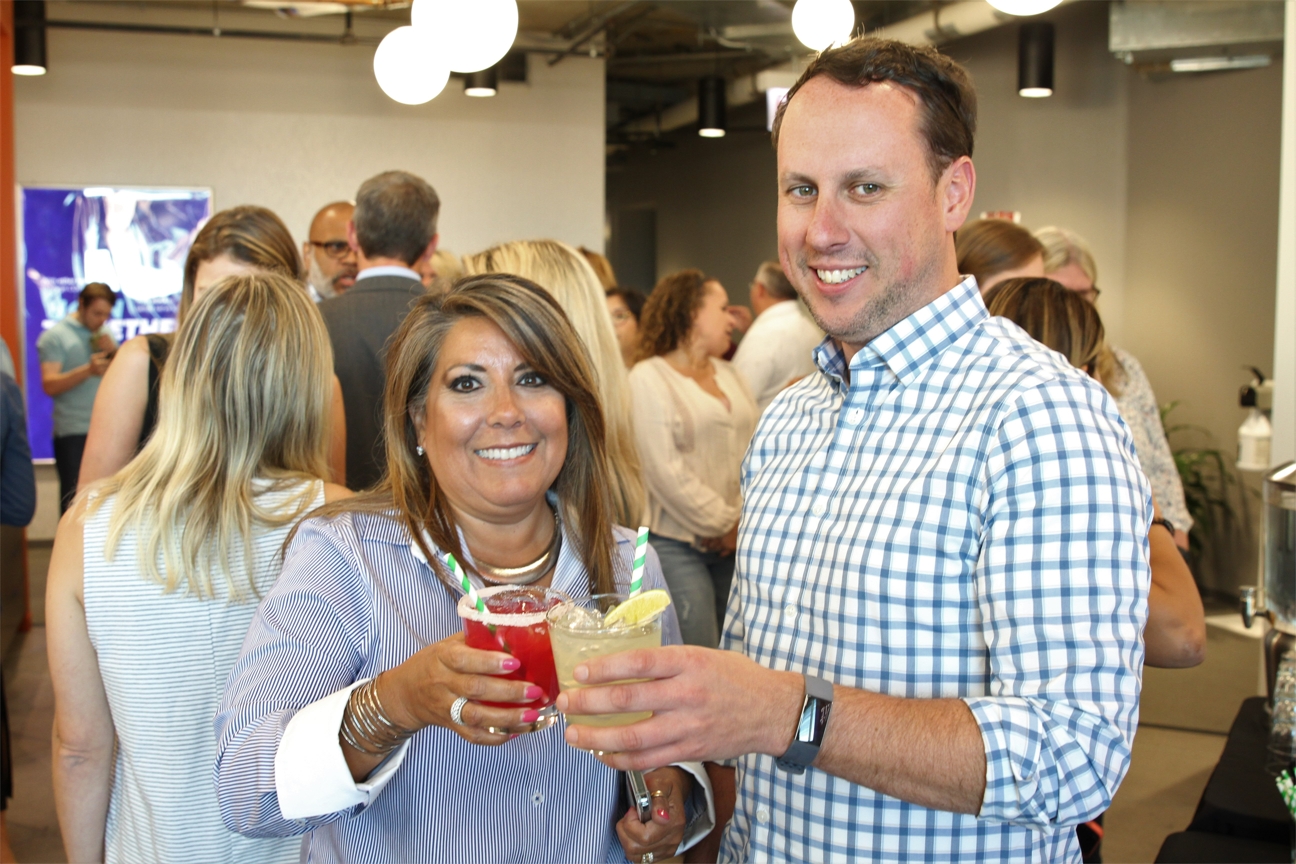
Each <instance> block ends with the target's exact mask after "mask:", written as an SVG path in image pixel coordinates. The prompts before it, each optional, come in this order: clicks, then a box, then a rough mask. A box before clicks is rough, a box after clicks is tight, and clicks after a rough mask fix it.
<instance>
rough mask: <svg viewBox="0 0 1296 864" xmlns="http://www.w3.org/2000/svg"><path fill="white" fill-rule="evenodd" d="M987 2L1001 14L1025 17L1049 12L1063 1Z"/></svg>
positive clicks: (994, 0)
mask: <svg viewBox="0 0 1296 864" xmlns="http://www.w3.org/2000/svg"><path fill="white" fill-rule="evenodd" d="M986 2H987V3H989V4H990V5H991V6H993V7H994V8H996V9H998V10H999V11H1000V12H1006V13H1008V14H1009V15H1017V16H1020V17H1024V16H1026V15H1038V14H1040V13H1041V12H1047V11H1049V10H1050V9H1052V8H1053V7H1054V6H1057V5H1058V4H1059V3H1061V2H1062V0H986Z"/></svg>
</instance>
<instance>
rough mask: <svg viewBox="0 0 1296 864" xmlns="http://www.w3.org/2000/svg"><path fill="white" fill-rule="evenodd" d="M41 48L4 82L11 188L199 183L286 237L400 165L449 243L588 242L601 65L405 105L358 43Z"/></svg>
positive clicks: (593, 237) (596, 228) (67, 43)
mask: <svg viewBox="0 0 1296 864" xmlns="http://www.w3.org/2000/svg"><path fill="white" fill-rule="evenodd" d="M49 56H50V71H49V74H47V75H45V76H43V77H40V78H16V79H15V81H14V125H15V135H14V138H15V149H16V166H15V168H16V176H17V180H18V182H19V184H32V185H35V184H60V183H71V184H87V185H110V184H120V185H150V184H157V185H168V186H209V187H211V188H213V189H214V191H215V202H216V207H217V208H224V207H230V206H233V205H236V204H246V203H252V204H261V205H264V206H266V207H269V208H270V209H272V210H274V211H275V212H276V213H278V214H279V215H280V216H281V217H283V219H284V221H285V222H286V223H287V225H288V227H289V228H290V229H291V230H292V232H293V234H294V235H295V236H296V237H297V238H298V239H299V240H301V239H302V238H303V237H304V235H305V233H306V231H307V229H308V227H309V222H310V218H311V216H312V215H313V214H314V212H315V211H316V209H318V208H319V207H320V205H322V204H324V203H326V202H328V201H331V200H335V199H338V198H351V197H353V196H354V194H355V190H356V188H357V187H358V186H359V184H360V183H361V181H363V180H364V179H365V178H366V177H369V176H372V175H373V174H376V173H378V172H379V171H383V170H387V169H391V168H401V169H405V170H409V171H413V172H414V173H416V174H419V175H421V176H423V177H424V178H426V179H427V180H428V181H429V182H430V183H431V184H432V185H433V186H434V187H436V190H437V192H438V193H439V194H440V196H441V199H442V216H441V241H442V245H443V246H445V247H447V248H449V249H452V250H453V251H455V252H459V253H465V252H473V251H478V250H480V249H482V248H484V247H486V246H488V245H490V244H493V243H497V242H500V241H504V240H510V239H519V238H527V237H555V238H558V239H561V240H565V241H567V242H569V243H576V244H580V243H584V244H586V245H590V246H594V247H595V248H600V247H601V246H602V243H603V122H604V95H603V80H604V75H603V62H602V60H590V59H588V58H570V59H568V60H565V61H564V62H562V63H560V64H558V65H557V66H555V67H552V68H550V67H549V66H548V65H547V64H546V63H545V62H544V61H543V60H540V59H538V58H533V62H532V63H531V66H530V81H529V83H528V84H526V85H521V84H515V85H509V84H505V85H504V87H503V89H502V90H501V92H500V94H499V95H498V96H496V97H495V98H492V99H470V98H468V97H466V96H464V95H463V88H462V85H461V84H459V83H458V82H456V81H451V82H450V84H449V86H447V88H446V90H445V92H443V93H442V94H441V95H440V96H438V97H437V98H436V99H434V100H433V101H432V102H430V103H428V104H427V105H422V106H405V105H399V104H397V103H395V102H393V101H391V100H390V99H388V98H387V97H386V96H384V95H383V93H382V91H381V90H379V89H378V85H377V83H375V81H374V77H373V69H372V61H373V49H372V47H363V46H349V47H344V46H335V45H327V44H296V43H288V42H268V41H259V40H247V39H230V38H224V39H215V38H211V37H205V36H160V35H136V34H125V33H105V32H88V31H76V30H63V29H51V30H50V31H49Z"/></svg>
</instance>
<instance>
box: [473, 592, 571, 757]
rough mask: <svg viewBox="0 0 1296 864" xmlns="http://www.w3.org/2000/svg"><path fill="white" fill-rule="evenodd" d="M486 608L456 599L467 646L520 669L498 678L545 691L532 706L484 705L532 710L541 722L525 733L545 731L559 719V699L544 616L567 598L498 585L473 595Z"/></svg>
mask: <svg viewBox="0 0 1296 864" xmlns="http://www.w3.org/2000/svg"><path fill="white" fill-rule="evenodd" d="M477 596H479V597H481V599H482V602H483V603H484V604H485V606H486V611H485V612H482V611H480V610H478V609H477V607H476V606H474V605H473V603H472V601H471V599H470V598H469V597H468V595H467V594H465V595H464V596H463V597H461V598H459V617H460V618H462V619H463V622H464V643H465V644H467V645H468V647H469V648H479V649H481V650H483V651H503V652H504V653H506V654H511V655H512V656H513V657H514V658H516V659H517V660H518V661H519V662H520V663H521V664H522V665H521V666H519V667H518V668H517V670H516V671H514V672H510V673H508V674H507V675H500V676H497V677H500V678H505V679H507V680H510V681H529V682H531V683H532V684H534V685H536V686H537V687H539V688H540V689H541V690H543V691H544V694H543V695H542V696H541V697H540V698H539V699H536V700H535V701H533V702H526V703H519V702H487V701H485V700H483V701H482V703H481V704H483V705H490V706H491V707H494V708H534V709H536V710H537V711H539V712H540V719H538V720H536V721H535V723H532V724H531V728H530V729H529V730H527V731H531V732H534V731H535V730H537V729H544V728H545V727H547V726H550V725H552V724H553V722H554V721H555V720H557V719H558V712H557V711H556V710H555V709H554V700H555V699H557V698H558V675H557V672H556V671H555V670H554V655H553V649H552V648H550V645H549V625H548V622H547V621H546V620H545V615H546V613H547V612H548V611H549V610H550V609H551V608H553V607H555V606H557V605H558V604H561V603H569V602H571V598H570V597H568V596H567V595H566V594H564V593H563V592H561V591H555V590H554V589H552V588H535V587H531V586H521V587H519V586H514V585H498V586H494V587H491V588H485V589H483V590H481V591H479V592H477ZM489 728H490V731H491V732H510V731H517V730H516V729H513V730H510V729H495V728H493V727H489Z"/></svg>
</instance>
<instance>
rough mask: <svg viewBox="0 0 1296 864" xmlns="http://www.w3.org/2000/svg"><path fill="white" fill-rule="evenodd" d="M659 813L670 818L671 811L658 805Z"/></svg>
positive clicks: (662, 816) (665, 817)
mask: <svg viewBox="0 0 1296 864" xmlns="http://www.w3.org/2000/svg"><path fill="white" fill-rule="evenodd" d="M657 815H658V816H660V817H661V818H663V819H669V818H670V811H669V810H667V809H666V808H665V807H658V808H657Z"/></svg>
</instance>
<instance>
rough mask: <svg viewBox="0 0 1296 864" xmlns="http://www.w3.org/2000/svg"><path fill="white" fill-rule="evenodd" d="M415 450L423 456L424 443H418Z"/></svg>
mask: <svg viewBox="0 0 1296 864" xmlns="http://www.w3.org/2000/svg"><path fill="white" fill-rule="evenodd" d="M414 452H415V453H417V454H418V455H420V456H422V455H423V445H422V444H420V445H418V446H417V447H415V448H414Z"/></svg>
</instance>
